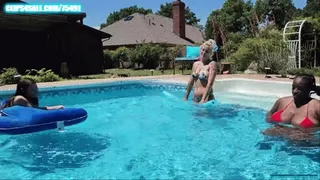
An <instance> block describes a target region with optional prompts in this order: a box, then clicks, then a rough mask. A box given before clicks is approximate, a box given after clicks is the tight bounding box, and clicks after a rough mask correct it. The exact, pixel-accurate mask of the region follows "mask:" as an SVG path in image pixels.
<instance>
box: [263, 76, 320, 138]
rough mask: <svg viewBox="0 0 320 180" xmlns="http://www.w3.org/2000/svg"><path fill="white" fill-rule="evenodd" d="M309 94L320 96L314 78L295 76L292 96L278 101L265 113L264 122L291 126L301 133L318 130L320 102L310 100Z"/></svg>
mask: <svg viewBox="0 0 320 180" xmlns="http://www.w3.org/2000/svg"><path fill="white" fill-rule="evenodd" d="M311 92H315V93H317V95H318V96H320V87H319V86H316V81H315V78H314V76H312V75H299V76H296V77H295V79H294V80H293V83H292V96H289V97H282V98H280V99H278V100H277V101H276V102H275V104H274V105H273V107H272V108H271V110H270V111H269V112H268V113H267V117H266V121H267V122H269V123H275V124H278V123H284V124H291V125H293V126H294V127H296V128H294V129H299V130H302V131H303V132H306V131H308V132H310V131H318V130H320V100H317V99H314V98H311V97H310V95H311ZM277 127H281V126H280V125H277ZM282 128H287V129H288V127H284V126H282ZM291 129H292V128H291Z"/></svg>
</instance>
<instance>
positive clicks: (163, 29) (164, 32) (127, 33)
mask: <svg viewBox="0 0 320 180" xmlns="http://www.w3.org/2000/svg"><path fill="white" fill-rule="evenodd" d="M131 16H133V18H132V19H131V20H129V21H124V19H121V20H119V21H117V22H115V23H113V24H111V25H109V26H107V27H105V28H102V29H101V31H104V32H106V33H109V34H112V36H113V37H111V38H110V39H109V40H108V41H104V42H103V45H104V46H122V45H124V46H125V45H135V44H138V43H143V42H145V43H167V44H172V45H192V43H193V42H197V43H201V42H203V41H204V39H203V36H202V33H201V31H200V30H199V29H198V28H197V27H194V26H191V25H186V38H187V39H190V40H191V41H193V42H191V41H188V40H186V39H183V38H181V37H179V36H178V35H176V34H174V33H173V28H172V27H173V24H172V23H173V20H172V19H170V18H167V17H163V16H160V15H156V14H147V15H143V14H139V13H134V14H132V15H131Z"/></svg>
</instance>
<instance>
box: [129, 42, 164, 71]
mask: <svg viewBox="0 0 320 180" xmlns="http://www.w3.org/2000/svg"><path fill="white" fill-rule="evenodd" d="M162 50H163V49H162V48H161V47H160V46H158V45H152V44H140V45H138V46H137V47H136V48H135V49H134V50H133V52H132V53H131V61H132V62H134V63H137V64H138V66H139V67H140V65H141V64H142V65H143V66H144V68H148V69H154V68H156V67H157V66H158V63H159V60H160V54H161V52H162Z"/></svg>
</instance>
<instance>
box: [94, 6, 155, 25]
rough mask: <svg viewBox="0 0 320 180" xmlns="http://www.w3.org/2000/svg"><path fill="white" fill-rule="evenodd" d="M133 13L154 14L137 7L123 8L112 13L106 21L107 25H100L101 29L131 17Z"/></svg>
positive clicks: (149, 10)
mask: <svg viewBox="0 0 320 180" xmlns="http://www.w3.org/2000/svg"><path fill="white" fill-rule="evenodd" d="M133 13H140V14H149V13H152V10H151V9H144V8H138V6H137V5H135V6H130V7H127V8H122V9H120V10H119V11H114V12H112V13H110V14H109V16H108V17H107V19H106V23H103V24H101V25H100V29H101V28H103V27H106V26H108V25H110V24H113V23H115V22H117V21H119V20H120V19H123V18H125V17H127V16H130V15H131V14H133Z"/></svg>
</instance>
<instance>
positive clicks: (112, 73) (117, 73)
mask: <svg viewBox="0 0 320 180" xmlns="http://www.w3.org/2000/svg"><path fill="white" fill-rule="evenodd" d="M121 74H125V75H128V76H129V77H137V76H152V75H153V76H159V75H172V74H173V70H172V69H169V70H163V71H161V70H154V71H153V74H152V72H151V71H150V70H149V69H140V70H134V69H106V70H105V73H103V74H93V75H82V76H79V77H78V78H76V79H104V78H113V77H121ZM175 74H181V70H180V69H176V70H175ZM183 74H191V70H183Z"/></svg>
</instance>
